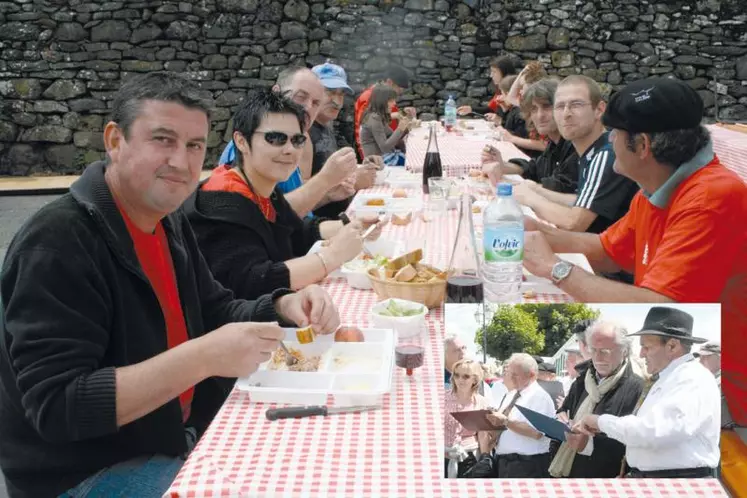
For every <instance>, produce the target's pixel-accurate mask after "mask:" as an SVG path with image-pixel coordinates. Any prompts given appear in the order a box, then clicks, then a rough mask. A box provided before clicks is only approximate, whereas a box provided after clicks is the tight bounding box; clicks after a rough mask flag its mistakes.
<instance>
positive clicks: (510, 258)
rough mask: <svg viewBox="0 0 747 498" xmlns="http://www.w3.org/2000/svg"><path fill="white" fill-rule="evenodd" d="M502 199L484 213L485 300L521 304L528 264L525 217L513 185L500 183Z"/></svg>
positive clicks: (500, 196) (494, 200)
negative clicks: (525, 246) (525, 251)
mask: <svg viewBox="0 0 747 498" xmlns="http://www.w3.org/2000/svg"><path fill="white" fill-rule="evenodd" d="M497 190H498V191H497V194H498V196H497V197H496V198H495V199H493V201H492V202H491V203H490V204H488V207H486V208H485V211H484V213H483V248H484V251H483V278H484V280H485V286H484V287H485V298H486V299H487V300H488V301H492V302H497V303H520V302H521V281H522V276H523V266H524V264H523V261H524V213H523V212H522V211H521V207H520V206H519V204H518V203H517V202H516V200H515V199H514V198H513V196H512V186H511V184H510V183H500V184H499V185H498V189H497Z"/></svg>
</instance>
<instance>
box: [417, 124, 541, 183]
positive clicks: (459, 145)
mask: <svg viewBox="0 0 747 498" xmlns="http://www.w3.org/2000/svg"><path fill="white" fill-rule="evenodd" d="M437 140H438V150H439V152H440V153H441V165H442V166H443V168H444V175H445V176H452V177H455V176H458V177H461V176H466V175H467V174H468V173H469V171H470V170H472V169H476V168H480V167H481V164H482V161H481V158H480V156H481V155H482V150H483V149H484V148H485V145H487V144H491V145H493V146H494V147H495V148H497V149H498V150H499V151H500V152H501V155H502V156H503V159H504V160H506V161H508V160H510V159H515V158H520V159H527V156H526V154H524V153H523V152H521V151H520V150H519V149H518V148H517V147H516V146H515V145H514V144H512V143H509V142H498V141H496V140H493V139H492V138H489V137H488V136H486V135H485V134H482V133H473V132H467V131H460V130H455V131H453V132H450V133H446V132H439V135H438V137H437ZM427 151H428V132H427V130H425V129H423V128H418V129H417V130H414V131H413V132H412V133H410V136H409V137H407V153H406V158H405V166H406V167H407V169H409V170H411V171H416V172H417V171H423V162H424V161H425V154H426V152H427Z"/></svg>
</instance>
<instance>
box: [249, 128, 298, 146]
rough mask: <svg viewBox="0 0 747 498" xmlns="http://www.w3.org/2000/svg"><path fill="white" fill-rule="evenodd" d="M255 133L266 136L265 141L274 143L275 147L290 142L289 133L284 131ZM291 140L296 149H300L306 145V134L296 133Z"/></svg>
mask: <svg viewBox="0 0 747 498" xmlns="http://www.w3.org/2000/svg"><path fill="white" fill-rule="evenodd" d="M254 133H255V134H260V135H262V134H263V135H264V136H265V142H267V143H268V144H270V145H273V146H275V147H282V146H283V145H285V144H287V143H288V138H289V137H288V134H287V133H283V132H282V131H255V132H254ZM290 142H291V145H293V147H295V148H296V149H300V148H301V147H303V146H304V145H306V135H304V134H303V133H296V134H295V135H291V136H290Z"/></svg>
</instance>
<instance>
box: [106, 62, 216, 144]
mask: <svg viewBox="0 0 747 498" xmlns="http://www.w3.org/2000/svg"><path fill="white" fill-rule="evenodd" d="M209 95H210V93H209V92H205V91H203V90H201V89H200V87H199V86H197V84H196V83H195V82H193V81H192V80H190V79H188V78H186V77H184V76H182V75H180V74H177V73H172V72H167V71H156V72H152V73H145V74H142V75H137V76H133V77H132V78H128V79H127V80H125V82H124V83H123V84H122V86H121V87H119V90H117V93H116V94H115V95H114V100H113V101H112V113H111V120H112V121H114V122H115V123H117V125H118V126H119V127H120V128H121V129H122V132H123V133H124V136H125V138H129V135H130V128H131V127H132V123H134V122H135V120H136V119H137V118H138V115H139V114H140V110H141V106H142V103H143V102H144V101H146V100H155V101H159V102H174V103H177V104H181V105H183V106H184V107H187V108H189V109H196V110H199V111H203V112H204V113H205V114H206V115H207V117H208V120H209V119H210V112H211V110H212V104H213V102H212V99H211V98H210V97H209Z"/></svg>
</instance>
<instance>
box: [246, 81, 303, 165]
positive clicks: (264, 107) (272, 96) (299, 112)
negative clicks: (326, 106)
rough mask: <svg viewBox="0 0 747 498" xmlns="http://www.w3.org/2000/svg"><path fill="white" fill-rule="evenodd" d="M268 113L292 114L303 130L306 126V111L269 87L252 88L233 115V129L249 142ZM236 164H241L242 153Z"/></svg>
mask: <svg viewBox="0 0 747 498" xmlns="http://www.w3.org/2000/svg"><path fill="white" fill-rule="evenodd" d="M268 114H290V115H291V116H294V117H295V118H296V119H298V125H299V126H300V127H301V130H304V129H305V128H306V111H305V110H304V109H303V107H301V106H300V105H298V104H296V103H295V102H293V101H292V100H290V99H289V98H287V97H283V96H282V95H280V94H278V93H275V92H273V91H272V90H270V89H269V88H261V87H260V88H252V89H250V90H249V91H248V92H247V94H246V100H245V101H244V102H243V103H242V104H241V107H239V110H238V111H236V114H234V116H233V130H234V131H237V132H239V133H241V134H242V135H243V136H244V138H245V139H246V141H247V143H251V138H252V135H254V132H256V131H257V129H258V128H259V126H260V125H261V124H262V121H263V120H264V119H265V117H266V116H267V115H268ZM236 164H237V165H241V154H236Z"/></svg>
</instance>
